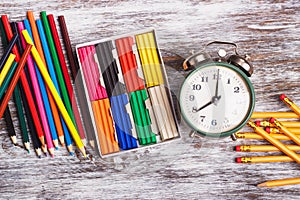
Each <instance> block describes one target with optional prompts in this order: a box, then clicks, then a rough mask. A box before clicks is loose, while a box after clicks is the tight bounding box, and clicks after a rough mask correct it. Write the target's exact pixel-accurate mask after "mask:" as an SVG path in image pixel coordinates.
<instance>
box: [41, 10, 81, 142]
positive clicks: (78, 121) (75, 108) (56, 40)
mask: <svg viewBox="0 0 300 200" xmlns="http://www.w3.org/2000/svg"><path fill="white" fill-rule="evenodd" d="M47 17H48V20H49V25H50V29H51V32H52V36H53V40H54V44H55V47H56V50H57V55H58V59H59V62H60V66H61V69H62V73H63V77H64V80H65V84H66V87H67V90H68V94H69V99H70V101H71V104H72V108H73V112H74V117H75V121H76V124H77V128H78V132H79V135H80V138H81V140H83V141H84V140H85V131H84V128H83V126H82V122H81V118H80V114H79V110H78V106H77V104H76V99H75V96H74V91H73V87H72V84H71V79H70V76H69V72H68V68H67V65H66V61H65V57H64V53H63V50H62V46H61V43H60V40H59V36H58V32H57V29H56V24H55V20H54V17H53V15H52V14H49V15H47ZM84 143H85V142H84Z"/></svg>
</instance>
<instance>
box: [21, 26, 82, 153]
mask: <svg viewBox="0 0 300 200" xmlns="http://www.w3.org/2000/svg"><path fill="white" fill-rule="evenodd" d="M22 34H23V36H24V38H25V40H26V42H27V43H29V44H31V45H32V48H31V53H32V55H33V58H34V60H35V62H36V64H37V66H38V68H39V70H40V72H41V74H42V76H43V78H44V80H45V82H46V84H47V86H48V88H49V90H50V91H51V93H52V95H53V98H54V100H55V102H56V104H57V107H58V108H59V110H60V112H61V114H62V117H63V118H64V120H65V122H66V124H67V126H68V128H69V130H70V133H71V135H72V138H73V140H74V142H75V143H76V145H77V147H78V149H79V150H80V151H81V152H82V154H83V155H84V157H86V152H85V147H84V144H83V142H82V141H81V139H80V137H79V134H78V132H77V129H76V127H75V126H74V124H73V122H72V120H71V118H70V115H69V114H68V112H67V110H66V107H65V106H64V104H63V102H62V99H61V98H60V96H59V94H58V92H57V90H56V88H55V86H54V84H53V82H52V80H51V78H50V75H49V73H48V71H47V69H46V66H45V65H44V62H43V61H42V59H41V57H40V55H39V53H38V51H37V49H36V47H35V46H34V44H33V42H32V40H31V38H30V36H29V34H28V32H27V30H24V31H22Z"/></svg>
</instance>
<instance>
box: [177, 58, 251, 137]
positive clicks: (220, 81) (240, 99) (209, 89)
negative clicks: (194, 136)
mask: <svg viewBox="0 0 300 200" xmlns="http://www.w3.org/2000/svg"><path fill="white" fill-rule="evenodd" d="M179 101H180V102H179V103H180V108H181V114H182V116H183V118H184V119H185V121H186V122H187V124H188V125H189V126H191V127H192V128H193V129H194V130H196V131H197V132H199V133H201V134H203V135H207V136H211V137H225V136H229V135H231V134H233V133H234V132H236V131H238V130H239V129H240V128H242V127H243V126H244V125H245V124H246V122H247V121H248V119H249V118H250V116H251V114H252V112H253V108H254V90H253V87H252V85H251V83H250V81H249V79H248V77H247V76H246V75H245V74H244V73H243V72H242V71H241V70H239V69H237V68H236V67H234V66H232V65H230V64H227V63H210V64H207V65H204V66H203V67H199V68H197V69H196V70H194V71H193V72H192V73H191V74H189V75H188V77H187V78H186V80H185V81H184V83H183V85H182V87H181V91H180V98H179Z"/></svg>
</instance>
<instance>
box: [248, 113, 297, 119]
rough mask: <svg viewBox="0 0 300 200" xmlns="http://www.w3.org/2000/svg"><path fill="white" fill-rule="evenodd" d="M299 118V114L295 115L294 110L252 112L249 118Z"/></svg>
mask: <svg viewBox="0 0 300 200" xmlns="http://www.w3.org/2000/svg"><path fill="white" fill-rule="evenodd" d="M270 117H275V118H300V116H299V115H297V114H296V113H294V112H253V113H252V115H251V118H252V119H254V118H268V119H269V118H270Z"/></svg>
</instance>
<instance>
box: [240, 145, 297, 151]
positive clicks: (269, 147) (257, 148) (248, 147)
mask: <svg viewBox="0 0 300 200" xmlns="http://www.w3.org/2000/svg"><path fill="white" fill-rule="evenodd" d="M286 147H287V148H289V149H290V150H292V151H300V146H298V145H286ZM235 150H236V151H239V152H278V151H280V150H279V149H278V148H277V147H275V146H273V145H241V146H236V147H235Z"/></svg>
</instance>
